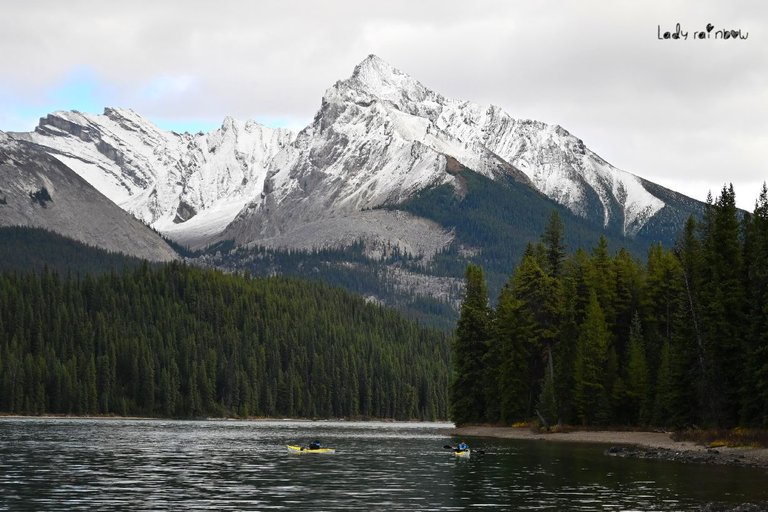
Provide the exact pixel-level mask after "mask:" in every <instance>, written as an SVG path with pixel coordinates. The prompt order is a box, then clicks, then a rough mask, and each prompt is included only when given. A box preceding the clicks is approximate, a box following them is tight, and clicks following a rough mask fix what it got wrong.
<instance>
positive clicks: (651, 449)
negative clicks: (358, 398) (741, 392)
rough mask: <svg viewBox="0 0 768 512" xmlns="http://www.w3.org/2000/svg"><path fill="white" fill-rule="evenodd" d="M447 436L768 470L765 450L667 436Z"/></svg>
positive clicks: (508, 431) (494, 430)
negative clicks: (590, 447)
mask: <svg viewBox="0 0 768 512" xmlns="http://www.w3.org/2000/svg"><path fill="white" fill-rule="evenodd" d="M445 433H446V434H448V435H453V436H458V437H462V436H467V437H495V438H503V439H524V440H538V441H547V442H565V443H594V444H605V445H608V447H607V448H606V450H605V453H606V455H610V456H615V457H637V458H646V459H663V460H676V461H680V462H691V463H707V464H727V465H735V466H751V467H759V468H766V469H768V449H766V448H727V447H723V448H716V449H712V448H707V447H706V446H701V445H697V444H694V443H691V442H683V441H674V440H673V439H672V438H671V437H670V434H669V433H667V432H625V431H608V430H599V431H574V432H554V433H541V432H534V431H532V430H531V429H530V428H527V427H523V428H515V427H487V426H468V427H460V428H455V429H452V430H447V431H445Z"/></svg>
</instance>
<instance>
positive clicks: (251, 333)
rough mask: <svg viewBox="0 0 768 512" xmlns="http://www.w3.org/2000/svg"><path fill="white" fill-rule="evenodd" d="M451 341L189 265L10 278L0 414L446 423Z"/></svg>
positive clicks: (272, 284)
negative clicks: (428, 420) (338, 418)
mask: <svg viewBox="0 0 768 512" xmlns="http://www.w3.org/2000/svg"><path fill="white" fill-rule="evenodd" d="M448 353H449V342H448V339H447V336H446V335H445V334H443V333H438V332H435V331H430V330H426V329H423V328H421V327H419V326H417V325H416V324H414V323H412V322H409V321H406V320H404V319H403V318H402V317H400V316H399V315H398V314H397V313H395V312H393V311H391V310H389V309H386V308H382V307H379V306H375V305H370V304H366V303H365V301H364V300H362V299H361V298H359V297H355V296H353V295H352V294H350V293H348V292H345V291H343V290H340V289H337V288H331V287H329V286H327V285H322V284H318V283H306V282H302V281H298V280H292V279H285V278H269V279H251V278H249V277H245V276H241V275H227V274H223V273H221V272H218V271H212V270H200V269H195V268H191V267H187V266H184V265H181V264H176V263H174V264H169V265H166V266H163V267H158V268H152V267H149V266H148V265H142V266H140V267H138V268H136V269H132V270H127V271H125V272H123V273H117V272H112V273H106V274H102V275H100V276H95V277H94V276H92V275H90V274H89V275H85V276H84V277H76V276H67V277H65V276H62V275H59V274H57V273H54V272H51V271H47V270H45V271H43V272H41V273H23V274H22V273H18V272H14V273H5V274H0V389H2V393H0V411H2V412H5V413H20V414H42V413H67V414H120V415H143V416H166V417H203V416H239V417H252V416H293V417H349V418H365V417H376V418H398V419H436V418H446V417H447V389H448V381H449V378H448V371H447V368H448Z"/></svg>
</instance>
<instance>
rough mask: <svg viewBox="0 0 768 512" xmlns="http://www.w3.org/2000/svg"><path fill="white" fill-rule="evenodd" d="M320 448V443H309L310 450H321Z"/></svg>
mask: <svg viewBox="0 0 768 512" xmlns="http://www.w3.org/2000/svg"><path fill="white" fill-rule="evenodd" d="M320 448H322V446H321V445H320V441H312V442H311V443H309V448H308V449H309V450H319V449H320Z"/></svg>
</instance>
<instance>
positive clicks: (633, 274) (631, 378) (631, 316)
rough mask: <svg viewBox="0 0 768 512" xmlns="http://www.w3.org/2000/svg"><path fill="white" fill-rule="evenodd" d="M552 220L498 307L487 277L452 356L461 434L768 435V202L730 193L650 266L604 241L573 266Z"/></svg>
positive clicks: (474, 290) (468, 304)
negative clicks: (571, 429) (487, 429)
mask: <svg viewBox="0 0 768 512" xmlns="http://www.w3.org/2000/svg"><path fill="white" fill-rule="evenodd" d="M563 239H564V237H563V227H562V223H561V221H560V219H559V217H558V216H557V215H556V214H555V215H553V217H552V218H551V219H550V222H549V225H548V226H547V229H546V231H545V233H544V235H543V236H542V238H541V242H540V243H538V244H536V245H530V246H529V247H528V249H527V250H526V252H525V255H524V257H523V259H522V262H521V263H520V265H519V266H518V267H517V269H516V270H515V272H514V273H513V274H512V276H511V277H510V278H509V281H508V282H507V284H506V285H505V286H504V288H503V290H502V291H501V294H500V296H499V299H498V305H497V307H496V308H495V309H492V308H490V307H489V306H488V296H487V291H486V290H487V288H486V284H485V278H484V275H483V271H482V269H481V268H480V267H477V266H470V267H468V269H467V271H466V283H467V292H466V297H465V300H464V302H463V304H462V309H461V316H460V320H459V323H458V327H457V331H456V339H455V344H454V357H453V360H454V378H453V382H452V390H451V414H452V418H453V419H454V420H455V421H456V423H458V424H466V423H486V422H490V423H506V424H509V423H511V422H515V421H518V420H529V419H531V418H537V419H538V421H540V422H541V423H544V424H547V425H552V424H555V423H558V422H562V423H568V424H584V425H663V426H691V425H697V426H721V427H732V426H735V425H744V426H759V427H768V191H767V190H766V187H765V185H763V189H762V193H761V195H760V198H759V200H758V203H757V205H756V208H755V210H754V213H753V214H751V215H749V214H748V215H741V212H739V210H738V209H737V208H736V206H735V196H734V192H733V188H732V187H728V188H724V189H723V190H722V193H721V195H720V197H718V198H717V199H716V200H714V201H713V200H711V198H710V200H709V201H708V206H707V208H706V211H705V213H704V216H703V219H701V220H700V221H699V222H696V221H694V220H693V219H690V220H689V221H688V223H687V224H686V226H685V230H684V232H683V233H682V235H681V237H680V238H679V241H678V243H677V245H676V247H675V248H674V249H673V250H664V249H662V247H661V246H656V247H653V248H651V250H650V251H649V253H648V257H647V262H646V263H645V264H641V263H639V262H638V261H636V260H635V259H633V258H632V257H631V256H630V254H629V253H628V252H627V251H625V250H623V249H622V250H619V251H618V252H617V253H616V254H614V255H612V254H611V253H610V251H609V249H608V246H607V243H606V241H605V239H602V240H601V241H600V243H599V244H598V245H597V246H596V247H595V248H594V249H593V250H592V252H591V254H587V253H586V252H584V251H581V250H579V251H576V252H575V253H574V254H572V255H571V256H568V257H566V251H565V247H564V244H563Z"/></svg>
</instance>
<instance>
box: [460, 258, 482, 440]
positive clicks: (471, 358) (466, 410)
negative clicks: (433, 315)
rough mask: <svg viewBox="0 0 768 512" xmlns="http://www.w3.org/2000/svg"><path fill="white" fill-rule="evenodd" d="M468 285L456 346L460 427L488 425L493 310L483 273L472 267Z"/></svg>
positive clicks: (468, 272)
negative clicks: (486, 366)
mask: <svg viewBox="0 0 768 512" xmlns="http://www.w3.org/2000/svg"><path fill="white" fill-rule="evenodd" d="M465 285H466V292H465V296H464V302H463V303H462V305H461V314H460V317H459V322H458V325H457V328H456V336H455V338H454V343H453V367H454V373H453V382H452V385H451V417H452V418H453V421H454V422H455V423H456V424H457V425H463V424H466V423H471V422H475V423H477V422H483V421H485V417H486V402H485V397H486V394H487V390H486V387H487V386H488V379H487V377H486V376H485V371H484V363H485V354H486V352H487V351H488V343H489V341H490V339H491V335H490V331H491V316H490V307H489V306H488V290H487V287H486V284H485V278H484V276H483V270H482V269H481V268H480V267H478V266H475V265H469V266H468V267H467V271H466V274H465Z"/></svg>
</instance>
